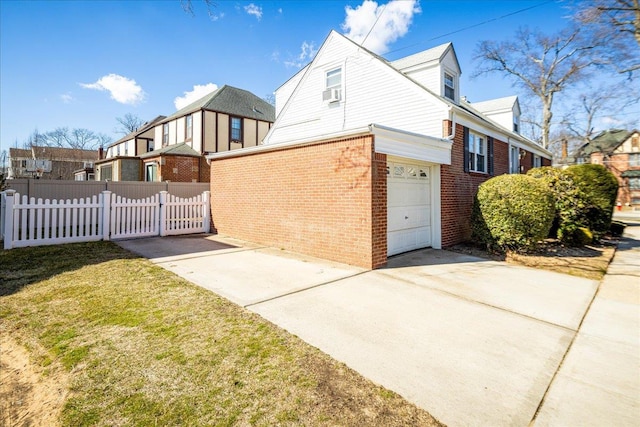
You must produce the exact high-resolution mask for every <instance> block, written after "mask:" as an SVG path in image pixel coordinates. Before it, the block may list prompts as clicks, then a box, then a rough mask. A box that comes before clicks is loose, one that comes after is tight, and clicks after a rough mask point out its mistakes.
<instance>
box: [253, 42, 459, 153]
mask: <svg viewBox="0 0 640 427" xmlns="http://www.w3.org/2000/svg"><path fill="white" fill-rule="evenodd" d="M310 66H311V67H312V69H311V70H310V71H309V72H308V73H307V74H306V75H305V78H304V81H303V82H302V84H301V85H300V86H298V87H297V88H296V89H295V91H294V93H293V95H292V98H291V100H290V102H289V104H287V106H286V108H284V109H283V110H282V112H281V114H280V117H278V119H277V121H276V124H275V125H274V127H273V129H272V132H271V133H270V135H269V137H268V140H265V143H269V144H272V143H279V142H286V141H295V140H299V139H305V138H311V137H322V136H323V135H326V134H331V133H335V132H340V131H345V130H349V129H356V128H362V127H364V126H367V125H369V124H372V123H375V124H379V125H383V126H387V127H391V128H395V129H401V130H404V131H408V132H414V133H418V134H422V135H429V136H434V137H438V138H440V137H442V120H444V119H446V118H447V117H448V114H447V109H446V104H445V103H444V102H442V101H440V100H439V99H437V98H435V97H434V96H433V95H431V94H429V93H428V92H426V91H424V90H422V89H420V87H419V86H417V85H416V84H415V83H414V82H412V81H411V80H410V79H408V78H407V77H405V76H404V75H402V74H400V73H398V72H397V71H396V70H395V69H393V68H392V67H390V66H389V65H388V64H386V63H384V62H382V61H380V60H378V59H377V58H375V57H373V56H371V55H370V54H368V53H366V52H363V51H362V50H360V49H359V48H358V46H357V45H355V44H353V43H351V42H350V41H348V40H346V39H345V38H343V37H342V36H340V35H338V34H336V33H332V34H331V35H330V36H329V38H328V39H327V41H326V42H325V44H324V45H323V47H322V48H321V50H320V52H319V53H318V55H317V56H316V59H315V60H314V62H313V63H312V64H311V65H310ZM338 66H342V69H343V72H342V82H343V86H342V99H341V101H340V102H337V103H333V104H327V103H325V102H324V101H323V100H322V91H323V90H324V88H325V73H326V72H327V71H328V70H331V69H334V68H336V67H338Z"/></svg>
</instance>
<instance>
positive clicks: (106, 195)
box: [101, 190, 111, 240]
mask: <svg viewBox="0 0 640 427" xmlns="http://www.w3.org/2000/svg"><path fill="white" fill-rule="evenodd" d="M101 200H102V240H110V239H111V237H110V234H111V191H109V190H105V191H103V192H102V199H101Z"/></svg>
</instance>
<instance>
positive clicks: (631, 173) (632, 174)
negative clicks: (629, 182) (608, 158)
mask: <svg viewBox="0 0 640 427" xmlns="http://www.w3.org/2000/svg"><path fill="white" fill-rule="evenodd" d="M620 176H621V177H623V178H640V169H635V170H627V171H624V172H622V173H621V174H620Z"/></svg>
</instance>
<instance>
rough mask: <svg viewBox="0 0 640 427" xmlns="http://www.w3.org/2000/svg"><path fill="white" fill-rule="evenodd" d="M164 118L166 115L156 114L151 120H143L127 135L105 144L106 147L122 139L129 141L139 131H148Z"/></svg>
mask: <svg viewBox="0 0 640 427" xmlns="http://www.w3.org/2000/svg"><path fill="white" fill-rule="evenodd" d="M166 118H167V116H157V117H156V118H155V119H153V120H151V121H149V122H145V123H144V124H143V125H142V126H140V127H139V128H138V129H136V130H134V131H133V132H131V133H129V134H128V135H125V136H123V137H122V138H120V139H119V140H117V141H116V142H113V143H111V144H109V145H108V146H107V148H109V147H113V146H114V145H118V144H119V143H121V142H124V141H129V140H130V139H133V138H135V137H136V136H138V135H140V134H141V133H145V132H146V131H148V130H149V129H151V128H152V127H154V126H155V125H156V123H158V122H161V121H162V120H164V119H166Z"/></svg>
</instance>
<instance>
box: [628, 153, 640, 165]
mask: <svg viewBox="0 0 640 427" xmlns="http://www.w3.org/2000/svg"><path fill="white" fill-rule="evenodd" d="M629 166H640V154H629Z"/></svg>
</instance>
